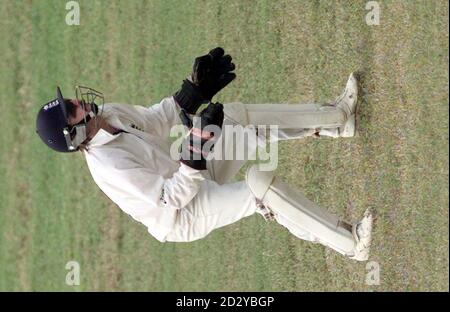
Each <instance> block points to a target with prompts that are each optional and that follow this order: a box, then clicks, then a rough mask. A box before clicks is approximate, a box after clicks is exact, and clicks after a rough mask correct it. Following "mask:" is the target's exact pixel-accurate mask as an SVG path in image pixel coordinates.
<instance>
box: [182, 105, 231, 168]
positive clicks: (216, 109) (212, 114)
mask: <svg viewBox="0 0 450 312" xmlns="http://www.w3.org/2000/svg"><path fill="white" fill-rule="evenodd" d="M223 119H224V113H223V105H222V104H220V103H216V104H213V103H209V105H208V106H207V107H206V108H205V109H204V110H203V111H202V112H201V113H200V116H199V117H194V121H193V126H192V128H191V129H190V131H189V133H188V135H187V137H186V138H185V139H184V141H183V142H182V144H181V158H180V161H181V162H182V163H184V164H185V165H187V166H189V167H191V168H194V169H197V170H205V169H206V157H207V156H208V154H209V152H210V151H212V150H213V148H214V143H215V142H216V141H217V140H218V138H219V137H220V134H221V129H222V125H223Z"/></svg>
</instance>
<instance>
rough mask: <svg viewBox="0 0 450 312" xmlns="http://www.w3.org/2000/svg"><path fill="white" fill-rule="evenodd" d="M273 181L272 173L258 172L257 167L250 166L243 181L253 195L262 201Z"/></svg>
mask: <svg viewBox="0 0 450 312" xmlns="http://www.w3.org/2000/svg"><path fill="white" fill-rule="evenodd" d="M273 179H274V173H273V171H260V170H258V165H252V166H250V167H249V168H248V169H247V173H246V175H245V181H246V183H247V185H248V187H249V188H250V191H251V192H252V193H253V195H254V196H255V197H256V198H257V199H259V200H262V199H263V197H264V195H265V194H266V193H267V191H268V190H269V187H270V185H271V184H272V182H273Z"/></svg>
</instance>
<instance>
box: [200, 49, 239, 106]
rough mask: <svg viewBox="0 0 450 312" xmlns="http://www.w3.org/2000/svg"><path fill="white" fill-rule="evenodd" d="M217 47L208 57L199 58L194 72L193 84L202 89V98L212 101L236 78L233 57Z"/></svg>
mask: <svg viewBox="0 0 450 312" xmlns="http://www.w3.org/2000/svg"><path fill="white" fill-rule="evenodd" d="M224 54H225V51H224V50H223V49H222V48H220V47H217V48H215V49H213V50H211V51H209V53H208V54H207V55H203V56H200V57H197V58H196V59H195V62H194V68H193V71H192V82H193V83H194V84H195V85H196V86H198V87H199V88H200V92H201V94H202V97H203V98H204V99H206V100H208V101H211V99H212V98H213V96H214V95H216V94H217V93H218V92H219V91H220V90H222V89H223V88H225V87H226V86H227V85H228V84H229V83H230V82H231V81H233V80H234V79H235V78H236V74H235V73H232V71H233V70H234V69H235V68H236V66H235V65H234V64H233V63H231V61H232V57H231V56H230V55H228V54H227V55H224Z"/></svg>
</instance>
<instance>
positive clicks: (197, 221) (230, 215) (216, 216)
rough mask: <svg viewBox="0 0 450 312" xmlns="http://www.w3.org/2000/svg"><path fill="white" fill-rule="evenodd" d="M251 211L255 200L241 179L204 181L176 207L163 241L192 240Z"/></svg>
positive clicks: (254, 206) (254, 208) (251, 212)
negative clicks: (169, 230)
mask: <svg viewBox="0 0 450 312" xmlns="http://www.w3.org/2000/svg"><path fill="white" fill-rule="evenodd" d="M255 211H256V205H255V200H254V197H253V195H252V193H251V192H250V189H249V188H248V187H247V185H246V183H245V181H241V182H235V183H227V184H224V185H219V184H217V183H216V182H214V181H211V180H205V181H203V182H202V184H201V187H200V190H199V192H198V193H197V195H196V196H195V197H194V198H193V199H192V201H191V202H190V203H189V204H188V205H187V206H186V207H184V208H183V209H180V210H179V213H178V215H177V220H176V222H175V228H174V230H173V231H172V232H171V233H169V235H168V236H167V237H166V240H167V241H170V242H191V241H195V240H198V239H201V238H203V237H205V236H207V235H208V234H209V233H211V232H212V231H213V230H215V229H218V228H221V227H223V226H226V225H229V224H232V223H234V222H236V221H239V220H240V219H242V218H245V217H248V216H250V215H252V214H254V213H255Z"/></svg>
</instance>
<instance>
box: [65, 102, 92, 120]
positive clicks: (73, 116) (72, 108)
mask: <svg viewBox="0 0 450 312" xmlns="http://www.w3.org/2000/svg"><path fill="white" fill-rule="evenodd" d="M66 105H67V108H68V112H69V125H71V126H73V125H76V124H77V123H79V122H81V121H82V120H83V119H84V116H85V115H86V113H89V112H90V111H91V105H90V104H86V105H85V108H86V111H84V110H83V105H82V103H81V101H79V100H77V99H68V100H67V102H66Z"/></svg>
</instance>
